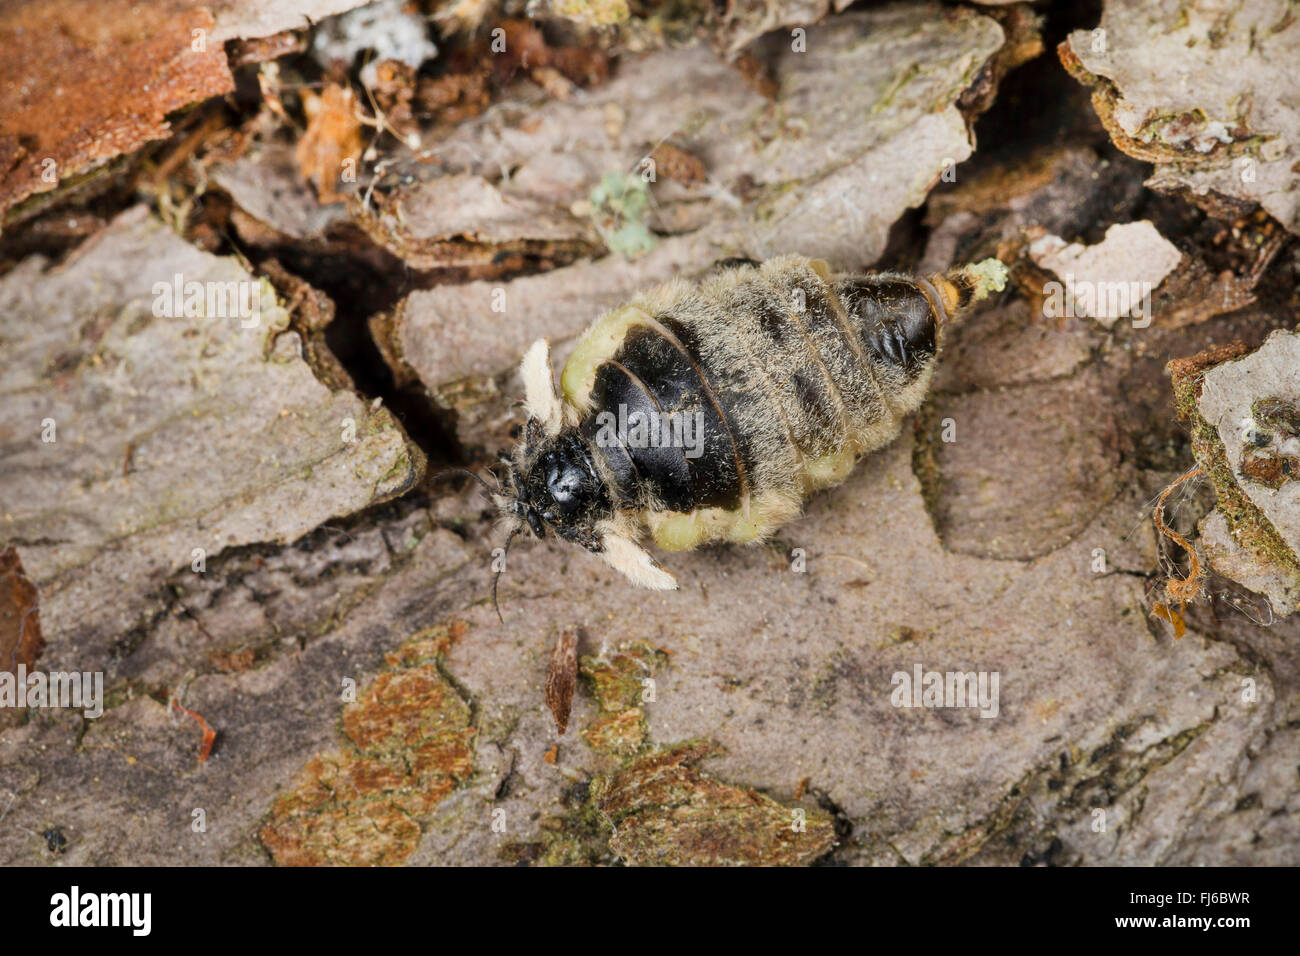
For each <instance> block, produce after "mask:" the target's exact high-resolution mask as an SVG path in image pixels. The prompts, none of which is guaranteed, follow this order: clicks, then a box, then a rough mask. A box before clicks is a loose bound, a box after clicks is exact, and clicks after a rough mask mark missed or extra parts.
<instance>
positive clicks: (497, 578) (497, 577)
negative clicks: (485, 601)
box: [492, 525, 524, 624]
mask: <svg viewBox="0 0 1300 956" xmlns="http://www.w3.org/2000/svg"><path fill="white" fill-rule="evenodd" d="M523 530H524V528H523V525H515V526H514V527H513V528H511V529H510V534H509V535H507V536H506V544H505V547H504V548H502V549H501V570H499V571H494V572H493V573H492V607H494V608H495V609H496V612H497V620H498V621H500V622H501V623H502V624H504V623H505V622H506V619H505V618H504V617H503V616H502V614H501V604H500V602H499V601H497V585H499V584H500V583H501V575H503V574H505V571H506V555H507V554H509V553H510V542H511V541H513V540H515V535H517V534H518V533H519V532H520V531H523Z"/></svg>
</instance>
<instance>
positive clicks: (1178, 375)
mask: <svg viewBox="0 0 1300 956" xmlns="http://www.w3.org/2000/svg"><path fill="white" fill-rule="evenodd" d="M1247 351H1248V349H1247V348H1246V346H1245V345H1243V344H1242V343H1240V342H1234V343H1231V344H1229V345H1223V346H1217V347H1215V348H1212V349H1207V350H1206V351H1204V352H1201V353H1199V354H1197V355H1194V356H1192V357H1190V358H1186V359H1175V360H1174V361H1172V362H1170V363H1169V364H1168V365H1167V366H1166V371H1167V372H1168V373H1169V377H1170V380H1171V382H1172V383H1173V389H1174V407H1175V409H1176V410H1177V413H1178V417H1179V419H1180V420H1182V421H1185V422H1187V423H1188V425H1189V430H1190V433H1191V440H1192V455H1193V456H1194V457H1195V459H1196V462H1197V464H1198V465H1200V466H1201V470H1202V471H1203V472H1204V473H1205V474H1206V476H1207V477H1208V478H1209V479H1210V483H1211V484H1212V485H1213V486H1214V491H1215V494H1216V495H1217V496H1218V504H1217V505H1216V510H1217V511H1218V512H1219V513H1220V514H1222V515H1223V517H1224V520H1225V521H1226V522H1227V524H1228V529H1229V531H1230V532H1231V533H1232V536H1233V538H1234V539H1235V540H1236V541H1237V543H1238V544H1240V545H1241V546H1242V547H1243V548H1245V549H1246V550H1247V551H1249V552H1250V553H1251V554H1252V555H1253V557H1254V558H1255V560H1256V561H1258V562H1259V563H1260V564H1262V565H1267V566H1270V567H1272V568H1273V569H1275V570H1276V571H1278V572H1279V573H1280V574H1283V575H1285V576H1287V577H1290V578H1293V579H1296V580H1300V562H1298V561H1297V558H1296V555H1294V554H1292V553H1291V549H1290V548H1288V547H1287V545H1286V542H1285V541H1283V540H1282V536H1281V535H1280V534H1278V532H1277V529H1276V528H1274V527H1273V524H1272V522H1270V521H1269V520H1268V518H1266V517H1265V516H1264V515H1263V514H1262V513H1261V512H1260V511H1259V509H1258V508H1256V507H1255V505H1254V504H1253V503H1252V502H1251V500H1250V497H1249V496H1248V495H1247V494H1246V493H1245V492H1244V491H1243V490H1242V488H1241V486H1240V485H1238V484H1237V479H1236V476H1235V475H1233V473H1232V466H1231V465H1230V464H1229V462H1228V457H1227V452H1226V450H1225V448H1224V447H1223V442H1222V440H1221V439H1220V437H1219V432H1218V429H1217V428H1216V427H1215V425H1214V424H1212V423H1211V422H1208V421H1206V420H1205V417H1204V416H1203V415H1201V413H1200V409H1199V407H1198V400H1199V399H1200V395H1201V383H1202V381H1203V379H1204V377H1205V373H1206V372H1207V371H1209V370H1210V369H1211V368H1214V367H1215V366H1218V365H1220V364H1222V363H1224V362H1228V361H1232V360H1234V359H1237V358H1241V357H1242V356H1243V355H1245V354H1246V352H1247Z"/></svg>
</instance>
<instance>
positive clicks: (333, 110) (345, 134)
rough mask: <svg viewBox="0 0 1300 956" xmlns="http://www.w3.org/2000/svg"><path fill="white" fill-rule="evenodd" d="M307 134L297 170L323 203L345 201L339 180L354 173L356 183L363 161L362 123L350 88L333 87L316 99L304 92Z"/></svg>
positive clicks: (335, 84) (304, 135)
mask: <svg viewBox="0 0 1300 956" xmlns="http://www.w3.org/2000/svg"><path fill="white" fill-rule="evenodd" d="M302 102H303V110H304V112H306V114H307V132H306V133H304V134H303V137H302V139H300V140H299V141H298V148H297V157H298V169H299V170H300V171H301V173H302V177H303V179H305V180H307V182H309V183H311V184H312V185H313V186H315V187H316V195H317V196H318V197H320V201H321V202H322V203H332V202H339V201H341V200H342V199H343V195H342V193H340V192H339V191H338V183H339V180H340V178H344V177H346V176H347V175H348V173H349V172H350V173H351V180H352V181H355V177H356V173H357V164H358V163H359V162H360V160H361V145H362V144H361V119H360V117H359V116H358V115H357V99H356V94H354V93H353V92H352V89H351V87H346V86H340V85H339V84H337V83H331V84H329V85H328V86H326V87H325V91H324V92H323V93H321V95H319V96H317V95H316V94H315V93H312V92H311V91H310V90H304V91H303V101H302Z"/></svg>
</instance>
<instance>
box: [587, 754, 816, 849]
mask: <svg viewBox="0 0 1300 956" xmlns="http://www.w3.org/2000/svg"><path fill="white" fill-rule="evenodd" d="M715 751H716V748H715V747H714V745H712V744H707V743H687V744H682V745H679V746H676V747H673V748H671V749H669V750H664V751H661V752H659V753H656V754H652V755H649V756H646V757H642V758H640V759H638V760H635V761H633V762H632V763H630V764H628V765H627V766H626V767H624V768H623V769H622V770H619V771H618V772H616V773H613V774H609V775H608V776H604V777H600V778H597V779H596V780H595V781H594V782H593V783H592V786H591V801H592V805H593V806H594V807H595V809H596V811H597V812H598V813H599V814H600V815H601V817H602V819H604V820H605V821H606V822H607V823H608V825H609V826H610V827H611V829H612V830H613V836H612V838H611V839H610V844H609V845H610V849H612V850H613V851H614V852H615V853H616V854H617V855H618V856H619V857H620V858H622V859H623V860H625V861H626V862H628V863H630V864H633V865H638V866H656V865H659V866H679V865H691V866H794V865H801V864H808V863H811V862H812V861H814V860H816V859H817V858H818V857H821V856H824V855H826V854H827V853H829V852H830V851H831V849H832V848H833V847H834V846H835V842H836V838H835V821H834V819H833V818H832V817H831V816H830V814H828V813H825V812H824V811H821V810H807V809H805V808H802V807H789V806H785V805H784V804H781V803H778V802H777V801H775V800H773V799H771V798H770V797H768V796H765V795H764V794H761V793H758V792H757V791H755V790H748V789H745V788H742V787H736V786H733V785H731V784H728V783H723V782H722V781H720V780H717V779H716V778H714V777H711V776H709V775H708V774H706V773H703V772H701V771H700V770H699V769H698V768H697V767H696V766H695V764H696V762H698V761H699V760H701V759H703V758H704V757H707V756H709V755H711V754H712V753H714V752H715Z"/></svg>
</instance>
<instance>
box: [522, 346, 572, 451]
mask: <svg viewBox="0 0 1300 956" xmlns="http://www.w3.org/2000/svg"><path fill="white" fill-rule="evenodd" d="M519 377H520V378H522V379H523V380H524V406H525V407H526V408H527V409H528V414H529V415H530V416H532V417H533V418H536V419H537V420H538V421H539V422H541V424H542V427H543V428H544V429H545V430H546V433H547V434H549V435H554V434H555V433H556V432H558V431H559V430H560V425H561V423H562V422H563V420H564V409H563V407H562V406H561V404H560V396H559V395H558V394H556V391H555V380H554V378H553V377H552V375H551V346H550V344H549V343H548V342H547V341H546V339H538V340H537V341H536V342H534V343H533V344H532V347H531V348H530V349H529V350H528V351H527V352H526V353H524V360H523V361H522V362H521V363H519Z"/></svg>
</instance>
